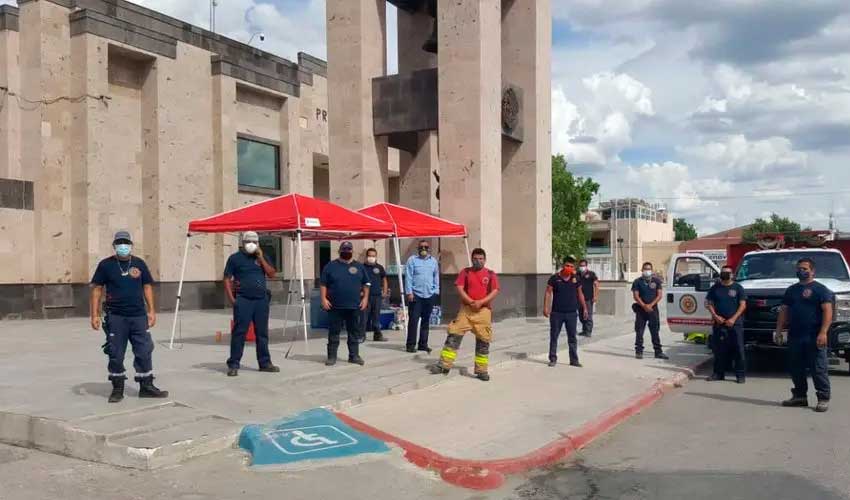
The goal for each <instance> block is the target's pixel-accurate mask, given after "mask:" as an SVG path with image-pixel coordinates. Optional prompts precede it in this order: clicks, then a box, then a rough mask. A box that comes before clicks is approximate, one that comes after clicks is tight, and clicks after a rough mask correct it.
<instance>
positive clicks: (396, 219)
mask: <svg viewBox="0 0 850 500" xmlns="http://www.w3.org/2000/svg"><path fill="white" fill-rule="evenodd" d="M358 212H360V213H361V214H364V215H368V216H371V217H374V218H376V219H380V220H382V221H386V222H388V223H390V224H391V225H392V228H393V234H394V235H395V237H394V239H393V243H394V245H395V254H396V259H397V263H398V269H399V274H398V286H399V289H400V291H401V305H402V307H404V305H405V304H404V282H403V279H404V278H403V275H404V273H403V272H402V270H401V250H400V248H399V245H398V240H399V239H400V238H446V237H448V238H463V239H464V243H465V244H466V253H467V256H468V255H469V244H468V243H467V240H466V237H467V232H466V226H464V225H463V224H458V223H456V222H451V221H448V220H446V219H441V218H439V217H434V216H433V215H430V214H426V213H425V212H420V211H418V210H413V209H412V208H407V207H402V206H399V205H394V204H392V203H386V202H383V203H376V204H374V205H370V206H368V207H365V208H361V209H360V210H358Z"/></svg>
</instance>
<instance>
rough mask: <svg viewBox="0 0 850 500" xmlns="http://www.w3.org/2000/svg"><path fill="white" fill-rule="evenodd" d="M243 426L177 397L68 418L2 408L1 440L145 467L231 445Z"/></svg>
mask: <svg viewBox="0 0 850 500" xmlns="http://www.w3.org/2000/svg"><path fill="white" fill-rule="evenodd" d="M241 428H242V426H241V425H240V424H237V423H235V422H233V421H231V420H228V419H226V418H222V417H219V416H216V415H213V414H210V413H209V412H205V411H203V410H199V409H196V408H191V407H189V406H186V405H182V404H179V403H175V402H165V403H162V404H157V405H150V406H146V407H142V408H134V409H129V410H126V411H119V412H115V413H110V414H105V415H98V416H93V417H85V418H80V419H76V420H71V421H61V420H56V419H50V418H44V417H35V416H31V415H22V414H15V413H10V412H0V441H3V442H6V443H9V444H14V445H18V446H23V447H27V448H35V449H39V450H42V451H47V452H50V453H57V454H60V455H66V456H70V457H74V458H79V459H82V460H89V461H93V462H101V463H106V464H110V465H116V466H119V467H129V468H133V469H144V470H147V469H155V468H160V467H167V466H172V465H177V464H179V463H181V462H183V461H185V460H187V459H189V458H191V457H196V456H201V455H205V454H208V453H213V452H216V451H220V450H224V449H226V448H229V447H231V446H233V443H234V442H235V440H236V437H237V436H238V434H239V431H240V430H241Z"/></svg>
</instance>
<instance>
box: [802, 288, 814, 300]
mask: <svg viewBox="0 0 850 500" xmlns="http://www.w3.org/2000/svg"><path fill="white" fill-rule="evenodd" d="M811 296H812V289H811V288H806V289H805V290H803V298H804V299H808V298H809V297H811Z"/></svg>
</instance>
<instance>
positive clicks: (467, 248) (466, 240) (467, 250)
mask: <svg viewBox="0 0 850 500" xmlns="http://www.w3.org/2000/svg"><path fill="white" fill-rule="evenodd" d="M463 245H464V246H465V247H466V260H467V262H469V267H472V256H471V255H470V254H469V238H468V237H466V236H464V237H463Z"/></svg>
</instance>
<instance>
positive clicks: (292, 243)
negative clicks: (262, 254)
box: [283, 238, 295, 359]
mask: <svg viewBox="0 0 850 500" xmlns="http://www.w3.org/2000/svg"><path fill="white" fill-rule="evenodd" d="M289 258H290V259H291V260H292V265H291V266H290V268H291V274H290V275H289V284H288V285H287V287H286V288H287V290H286V308H285V309H284V311H283V340H286V331H287V330H289V306H290V305H292V293H293V290H292V288H293V286H294V285H295V239H294V238H292V239H290V240H289ZM294 343H295V339H294V338H293V339H292V342H290V344H289V349H287V351H286V355H285V356H284V359H285V358H288V357H289V352H290V351H291V350H292V344H294Z"/></svg>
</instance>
